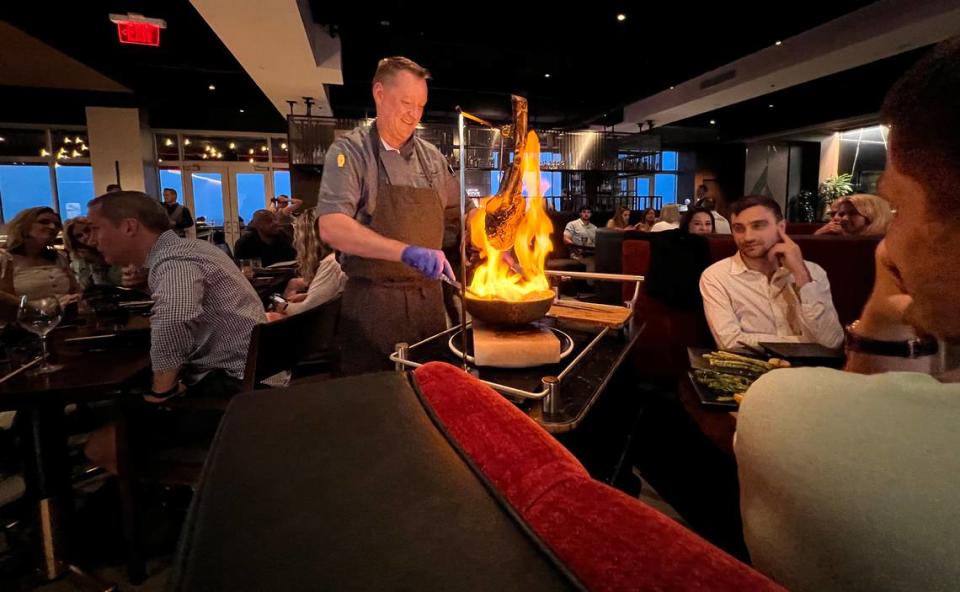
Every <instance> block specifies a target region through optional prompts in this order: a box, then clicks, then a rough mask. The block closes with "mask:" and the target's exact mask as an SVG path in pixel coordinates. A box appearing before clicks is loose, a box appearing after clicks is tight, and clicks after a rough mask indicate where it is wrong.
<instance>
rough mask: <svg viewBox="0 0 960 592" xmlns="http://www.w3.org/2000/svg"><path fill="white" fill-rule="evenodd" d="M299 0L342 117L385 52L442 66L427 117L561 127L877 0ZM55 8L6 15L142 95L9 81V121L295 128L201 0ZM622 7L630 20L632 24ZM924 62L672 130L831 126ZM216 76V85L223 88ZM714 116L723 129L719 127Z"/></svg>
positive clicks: (895, 63) (1, 117) (612, 113)
mask: <svg viewBox="0 0 960 592" xmlns="http://www.w3.org/2000/svg"><path fill="white" fill-rule="evenodd" d="M278 1H279V0H278ZM284 1H289V2H296V1H297V0H284ZM299 1H301V2H307V3H308V4H309V5H310V9H311V12H312V14H313V17H314V20H315V21H316V22H317V23H318V24H320V25H322V26H324V27H326V28H327V29H328V30H329V31H330V32H331V33H333V34H334V35H336V36H337V38H338V39H339V40H340V44H341V58H342V73H343V81H344V84H343V85H334V86H330V87H329V88H328V90H329V97H330V101H331V105H332V107H333V112H334V114H335V115H336V116H338V117H363V116H365V115H372V100H371V98H370V79H371V77H372V75H373V70H374V68H375V65H376V62H377V60H378V59H379V58H381V57H384V56H388V55H397V54H402V55H406V56H408V57H410V58H412V59H414V60H416V61H418V62H420V63H421V64H423V65H424V66H426V67H427V68H429V69H430V70H431V71H432V72H433V80H432V82H431V85H430V101H429V104H428V107H427V113H426V116H425V118H426V119H427V120H439V121H447V122H449V121H451V119H452V116H453V113H454V110H455V107H456V106H458V105H459V106H462V107H463V108H464V109H466V110H468V111H471V112H474V113H476V114H478V115H481V116H485V117H488V118H493V119H505V118H507V117H508V116H509V113H508V109H509V105H510V103H509V98H508V97H509V94H511V93H517V94H521V95H524V96H526V97H528V98H529V100H530V114H531V120H532V122H533V123H534V125H541V126H557V127H582V126H585V125H588V124H602V125H613V124H615V123H618V122H619V120H620V118H621V117H622V107H623V106H624V105H626V104H628V103H631V102H633V101H636V100H638V99H641V98H644V97H647V96H650V95H652V94H655V93H658V92H660V91H662V90H664V89H665V88H667V87H669V86H670V85H673V84H677V83H680V82H683V81H685V80H688V79H690V78H692V77H695V76H697V75H699V74H702V73H704V72H707V71H709V70H712V69H714V68H717V67H719V66H721V65H723V64H726V63H728V62H731V61H733V60H736V59H738V58H741V57H743V56H746V55H748V54H751V53H753V52H756V51H759V50H761V49H763V48H765V47H769V46H770V44H771V43H773V42H774V41H776V40H778V39H783V38H788V37H791V36H793V35H796V34H798V33H800V32H802V31H805V30H807V29H810V28H812V27H815V26H817V25H820V24H823V23H825V22H827V21H829V20H831V19H834V18H836V17H838V16H841V15H843V14H846V13H849V12H852V11H854V10H856V9H858V8H861V7H863V6H865V5H867V4H869V2H865V1H862V0H861V1H850V0H831V1H823V0H811V1H809V2H805V3H776V7H775V9H773V8H771V7H772V6H773V4H772V3H770V2H767V3H763V4H761V3H757V4H755V5H754V6H755V8H750V7H738V8H737V9H732V8H731V7H730V4H729V3H719V2H717V3H709V4H708V5H706V6H704V5H700V3H692V2H691V3H681V2H661V3H643V4H640V3H636V2H626V1H623V2H609V1H603V0H601V1H595V2H590V3H589V5H588V6H589V9H587V8H584V7H578V8H577V9H575V10H574V9H566V8H563V9H561V8H560V5H559V4H553V5H551V4H548V3H543V2H539V3H519V2H509V3H508V2H505V3H502V4H500V5H498V6H493V5H491V4H490V3H487V4H484V5H477V6H478V7H480V8H477V11H476V12H475V13H473V14H469V13H467V12H465V11H463V10H455V9H454V8H453V7H452V6H451V5H450V4H449V3H439V2H411V1H407V0H389V1H385V2H378V3H373V4H371V3H359V2H352V3H350V2H338V3H333V2H328V1H321V0H299ZM5 4H8V5H9V4H11V3H5ZM17 4H18V5H23V4H25V3H22V2H21V3H17ZM641 7H642V9H641ZM50 11H51V8H50V7H49V6H48V5H43V4H42V3H39V2H38V3H34V4H33V5H30V6H26V7H23V6H18V7H17V8H10V7H9V6H4V7H3V8H0V19H2V20H6V21H9V22H10V23H11V24H12V25H14V26H15V27H17V28H19V29H21V30H23V31H25V32H26V33H28V34H30V35H32V36H34V37H36V38H38V39H40V40H41V41H43V42H44V43H47V44H49V45H50V46H52V47H53V48H55V49H57V50H59V51H60V52H62V53H64V54H66V55H68V56H70V57H71V58H74V59H76V60H78V61H80V62H82V63H84V64H86V65H87V66H90V67H91V68H93V69H95V70H96V71H98V72H100V73H101V74H103V75H104V76H106V77H108V78H109V79H111V80H113V81H115V82H116V83H117V84H119V85H122V86H123V87H126V88H129V89H131V90H132V91H133V95H132V96H131V95H130V94H129V93H106V92H102V91H97V92H93V91H83V90H70V91H58V90H43V89H35V88H29V89H27V88H14V87H9V86H7V87H4V86H0V93H2V94H0V96H2V97H3V98H2V99H0V101H2V103H0V121H25V122H26V121H29V122H44V123H47V122H48V123H58V122H60V123H83V120H84V115H83V106H84V105H85V104H88V103H89V102H90V101H95V102H96V104H103V105H135V106H140V107H143V108H145V109H146V110H147V112H148V114H149V123H150V125H151V126H153V127H156V128H187V129H207V130H248V131H283V130H284V127H285V126H284V122H283V117H282V116H281V115H280V114H279V113H278V112H277V110H276V108H275V107H274V106H273V104H271V102H270V101H269V100H268V99H267V98H266V97H265V96H264V94H263V92H262V91H261V90H260V89H259V88H258V87H257V85H256V84H255V83H254V81H253V80H252V79H251V78H250V76H248V75H247V73H246V72H244V70H243V67H242V66H241V65H240V64H239V63H238V62H237V60H236V59H235V58H234V57H233V55H231V53H230V51H228V50H227V48H226V47H225V46H224V44H223V43H222V42H221V41H220V39H219V38H218V37H217V35H216V34H215V33H214V32H213V31H212V30H211V28H210V27H209V26H208V25H207V23H206V22H204V20H203V18H201V16H200V15H199V14H198V13H197V12H196V10H195V9H194V8H193V7H192V6H191V5H190V4H189V2H186V1H177V2H173V1H160V0H98V1H96V2H73V3H64V4H58V5H57V8H56V18H51V17H50ZM112 12H113V13H127V12H139V13H142V14H144V15H145V16H148V17H152V18H162V19H164V20H166V21H167V28H166V29H165V30H164V31H163V32H162V33H161V46H160V47H159V48H149V47H137V46H127V45H120V44H119V43H118V41H117V36H116V29H115V26H114V25H113V24H112V23H110V22H109V20H108V15H109V14H110V13H112ZM620 13H622V14H624V15H625V16H626V19H625V20H623V21H618V20H617V15H618V14H620ZM748 13H749V14H748ZM457 15H462V16H459V17H458V16H457ZM250 34H251V35H256V34H257V31H256V30H253V31H251V33H250ZM911 56H913V57H911ZM913 59H915V56H914V54H912V53H911V54H905V55H903V56H898V57H895V58H891V59H889V60H884V61H883V62H878V63H877V64H873V65H868V66H864V67H861V68H857V69H855V70H851V71H849V72H847V73H840V74H837V75H834V76H831V77H828V78H826V79H822V80H820V81H814V82H811V83H807V84H804V85H800V86H797V87H794V88H791V89H788V90H785V91H781V92H779V93H774V94H772V95H768V96H765V97H761V98H760V99H756V100H753V101H748V102H746V103H743V104H740V105H734V106H731V107H728V108H725V109H720V110H718V111H716V112H713V113H710V114H706V115H703V116H700V117H697V118H692V119H690V120H685V121H682V122H679V124H678V125H676V126H672V128H673V129H676V130H679V131H676V132H673V133H675V134H677V137H682V138H697V139H698V141H699V140H702V139H703V138H707V137H713V136H719V137H720V139H723V140H731V139H737V138H742V137H748V136H752V135H758V134H763V133H768V131H775V130H774V129H773V128H777V129H785V128H788V127H793V126H799V125H800V124H801V123H803V122H805V121H808V120H809V121H810V122H812V123H815V122H822V121H827V120H830V119H834V118H835V117H834V116H833V115H832V114H833V113H835V112H846V111H859V112H860V113H863V112H868V111H870V110H874V109H875V108H876V106H877V105H879V99H878V97H880V98H882V92H883V91H885V89H886V87H887V86H889V81H891V80H892V79H894V78H896V76H897V75H899V73H900V72H902V71H903V69H904V68H905V67H906V64H907V63H908V62H911V61H912V60H913ZM861 71H862V72H861ZM546 74H549V75H550V77H549V78H547V77H546ZM211 84H213V85H214V86H215V88H216V90H213V91H211V90H208V86H209V85H211ZM770 103H773V104H775V108H774V109H769V108H768V107H767V105H768V104H770ZM760 107H763V109H760ZM241 109H242V110H243V113H241V112H240V110H241ZM710 119H715V120H716V121H718V124H717V125H716V126H710V125H709V123H708V122H709V120H710ZM684 130H688V131H684ZM689 130H708V131H706V132H704V131H697V132H695V133H689ZM710 130H713V131H710ZM655 131H656V130H655Z"/></svg>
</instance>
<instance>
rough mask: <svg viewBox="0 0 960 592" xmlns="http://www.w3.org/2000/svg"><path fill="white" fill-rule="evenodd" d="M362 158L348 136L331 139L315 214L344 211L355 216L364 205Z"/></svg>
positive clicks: (340, 212)
mask: <svg viewBox="0 0 960 592" xmlns="http://www.w3.org/2000/svg"><path fill="white" fill-rule="evenodd" d="M364 168H365V166H364V163H363V159H362V157H361V156H360V153H359V151H357V150H356V149H354V148H353V147H352V146H351V145H350V143H349V142H348V141H347V140H344V139H340V140H337V141H336V142H334V143H333V144H332V145H331V146H330V149H329V150H327V156H326V159H325V160H324V163H323V178H322V179H321V180H320V193H319V195H318V196H317V216H324V215H326V214H346V215H347V216H350V217H351V218H354V217H356V215H357V211H358V210H359V209H361V208H362V207H363V203H362V197H363V171H364Z"/></svg>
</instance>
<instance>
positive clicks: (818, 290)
mask: <svg viewBox="0 0 960 592" xmlns="http://www.w3.org/2000/svg"><path fill="white" fill-rule="evenodd" d="M804 264H805V265H806V266H807V269H808V270H809V272H810V277H811V280H812V281H810V282H807V283H806V284H804V285H803V287H801V288H799V289H798V288H797V287H796V282H795V280H794V278H793V274H792V273H790V272H789V271H788V270H787V269H785V268H780V269H779V270H778V271H777V272H776V273H774V274H773V277H771V278H770V279H769V280H768V279H767V276H766V274H764V273H761V272H759V271H754V270H752V269H748V268H747V266H746V265H745V264H744V262H743V259H742V258H741V257H740V253H737V254H736V255H734V256H733V257H728V258H726V259H723V260H721V261H717V262H716V263H714V264H713V265H711V266H710V267H708V268H707V269H706V270H705V271H704V272H703V275H702V276H700V294H701V295H702V296H703V311H704V313H705V314H706V316H707V323H708V324H709V325H710V332H711V333H713V338H714V340H715V341H716V342H717V347H720V348H722V349H743V346H742V345H740V343H741V342H742V343H746V344H748V345H751V346H756V345H757V344H758V343H759V342H761V341H777V342H802V343H819V344H820V345H823V346H826V347H831V348H836V347H840V345H841V344H842V343H843V329H842V328H841V327H840V321H839V319H838V318H837V311H836V309H835V308H834V306H833V298H832V296H831V295H830V281H829V280H828V279H827V272H825V271H824V270H823V268H822V267H820V266H819V265H817V264H816V263H812V262H810V261H804Z"/></svg>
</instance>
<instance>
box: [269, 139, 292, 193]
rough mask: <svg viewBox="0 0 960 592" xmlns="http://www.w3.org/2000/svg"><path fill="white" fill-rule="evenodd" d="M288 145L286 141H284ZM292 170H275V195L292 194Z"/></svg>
mask: <svg viewBox="0 0 960 592" xmlns="http://www.w3.org/2000/svg"><path fill="white" fill-rule="evenodd" d="M284 146H286V143H284ZM290 194H291V191H290V171H273V195H274V197H276V196H277V195H287V196H290Z"/></svg>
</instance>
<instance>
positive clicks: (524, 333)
mask: <svg viewBox="0 0 960 592" xmlns="http://www.w3.org/2000/svg"><path fill="white" fill-rule="evenodd" d="M473 352H474V353H473V357H474V360H475V363H476V365H477V366H494V367H497V368H529V367H531V366H541V365H543V364H556V363H557V362H559V361H560V339H559V338H557V336H556V334H554V332H553V331H551V330H550V329H545V328H543V327H537V326H536V325H527V326H525V327H519V328H518V327H495V326H491V325H482V324H478V323H477V322H476V321H474V323H473Z"/></svg>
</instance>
